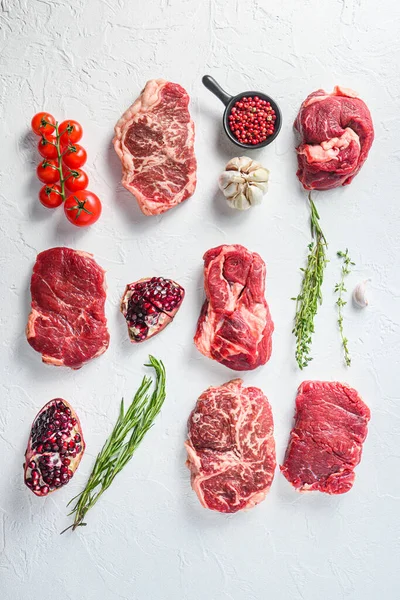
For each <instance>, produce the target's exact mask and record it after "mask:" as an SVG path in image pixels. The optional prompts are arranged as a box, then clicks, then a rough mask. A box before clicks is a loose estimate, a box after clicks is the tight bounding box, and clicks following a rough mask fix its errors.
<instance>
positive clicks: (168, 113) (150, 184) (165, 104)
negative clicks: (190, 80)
mask: <svg viewBox="0 0 400 600" xmlns="http://www.w3.org/2000/svg"><path fill="white" fill-rule="evenodd" d="M188 105H189V96H188V94H187V92H186V91H185V90H184V89H183V87H181V86H180V85H178V84H177V83H170V82H169V81H164V80H163V79H152V80H151V81H148V82H147V83H146V86H145V88H144V90H143V91H142V93H141V94H140V96H139V98H138V99H137V100H136V101H135V102H134V103H133V104H132V106H131V107H130V108H128V110H127V111H126V112H125V113H124V114H123V116H122V117H121V118H120V120H119V121H118V123H117V124H116V126H115V137H114V148H115V151H116V153H117V154H118V156H119V157H120V159H121V162H122V170H123V175H122V184H123V185H124V186H125V187H126V189H127V190H129V191H130V192H131V193H132V194H133V195H134V196H135V197H136V199H137V201H138V204H139V207H140V209H141V210H142V212H143V213H144V214H145V215H158V214H161V213H163V212H165V211H167V210H169V209H170V208H173V207H174V206H176V205H177V204H179V203H180V202H183V200H186V199H187V198H189V197H190V196H191V195H192V194H193V193H194V190H195V188H196V158H195V155H194V148H193V145H194V123H193V121H192V119H191V118H190V114H189V109H188Z"/></svg>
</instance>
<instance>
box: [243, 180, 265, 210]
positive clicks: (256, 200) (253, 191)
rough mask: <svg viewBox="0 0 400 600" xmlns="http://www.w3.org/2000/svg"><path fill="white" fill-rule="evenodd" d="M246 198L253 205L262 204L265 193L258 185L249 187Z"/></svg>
mask: <svg viewBox="0 0 400 600" xmlns="http://www.w3.org/2000/svg"><path fill="white" fill-rule="evenodd" d="M246 196H247V199H248V201H249V203H250V204H251V205H253V204H261V202H262V199H263V196H264V192H263V191H262V190H261V189H260V188H259V187H258V186H257V185H248V186H247V191H246Z"/></svg>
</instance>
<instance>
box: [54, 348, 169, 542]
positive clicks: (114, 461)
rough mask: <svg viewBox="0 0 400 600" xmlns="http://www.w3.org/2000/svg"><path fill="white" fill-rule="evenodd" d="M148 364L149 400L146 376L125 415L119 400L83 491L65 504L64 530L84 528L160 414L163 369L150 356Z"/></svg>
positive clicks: (163, 395) (162, 398) (159, 363)
mask: <svg viewBox="0 0 400 600" xmlns="http://www.w3.org/2000/svg"><path fill="white" fill-rule="evenodd" d="M149 361H150V364H147V365H145V366H146V367H153V368H154V370H155V374H156V382H155V389H154V391H153V393H152V394H151V396H150V395H149V394H148V391H149V389H150V386H151V384H152V381H153V379H152V378H151V377H147V376H145V377H143V380H142V383H141V385H140V387H139V389H138V390H137V392H136V394H135V397H134V399H133V401H132V404H131V405H130V406H129V408H128V409H127V410H126V412H125V411H124V400H123V399H122V401H121V406H120V411H119V416H118V420H117V422H116V424H115V426H114V429H113V430H112V432H111V435H110V437H109V438H108V439H107V440H106V442H105V444H104V446H103V448H102V450H101V452H100V453H99V454H98V456H97V458H96V462H95V464H94V467H93V470H92V473H91V475H90V477H89V479H88V482H87V484H86V487H85V489H84V490H83V492H81V493H80V494H78V495H77V496H75V498H72V500H70V502H69V503H68V506H69V505H70V504H71V503H72V502H74V501H76V502H75V505H74V507H73V509H72V511H71V512H70V513H69V514H70V515H74V522H73V524H72V525H70V527H67V529H70V528H72V530H73V531H74V530H75V529H76V528H77V527H81V526H84V525H86V523H84V522H83V520H84V518H85V516H86V513H87V512H88V510H90V509H91V508H92V507H93V506H94V505H95V504H96V502H97V501H98V499H99V498H100V496H101V495H102V494H103V492H105V491H106V489H107V488H109V487H110V485H111V484H112V482H113V481H114V478H115V477H116V475H117V474H118V473H119V472H120V471H121V470H122V469H123V468H124V466H125V465H126V463H127V462H129V461H130V459H131V458H132V455H133V453H134V452H135V450H136V448H137V447H138V446H139V444H140V442H141V441H142V439H143V437H144V435H145V434H146V433H147V431H148V430H149V429H150V427H151V426H152V425H153V421H154V419H155V418H156V416H157V415H158V413H159V412H160V409H161V407H162V405H163V402H164V400H165V367H164V365H163V363H162V362H161V361H160V360H157V359H156V358H154V357H153V356H149ZM67 529H64V531H67ZM64 531H62V532H61V533H64Z"/></svg>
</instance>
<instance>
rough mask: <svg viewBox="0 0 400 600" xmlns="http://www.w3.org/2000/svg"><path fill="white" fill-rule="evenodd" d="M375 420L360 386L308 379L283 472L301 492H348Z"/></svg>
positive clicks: (302, 389)
mask: <svg viewBox="0 0 400 600" xmlns="http://www.w3.org/2000/svg"><path fill="white" fill-rule="evenodd" d="M369 419H370V411H369V408H368V406H366V405H365V404H364V402H363V401H362V400H361V398H360V396H359V395H358V393H357V392H356V390H354V389H352V388H350V387H349V386H347V385H344V384H342V383H337V382H329V381H304V382H303V383H302V384H301V385H300V387H299V389H298V394H297V398H296V415H295V425H294V427H293V429H292V432H291V434H290V440H289V444H288V447H287V450H286V455H285V461H284V463H283V465H282V466H281V471H282V473H283V474H284V476H285V477H286V479H287V480H288V481H290V483H291V484H292V485H293V486H294V487H295V488H296V489H297V490H299V491H310V490H318V491H320V492H326V493H327V494H344V493H345V492H348V491H349V490H350V489H351V487H352V486H353V483H354V479H355V474H354V467H356V466H357V465H358V463H359V462H360V460H361V452H362V444H363V442H364V440H365V438H366V436H367V425H368V421H369Z"/></svg>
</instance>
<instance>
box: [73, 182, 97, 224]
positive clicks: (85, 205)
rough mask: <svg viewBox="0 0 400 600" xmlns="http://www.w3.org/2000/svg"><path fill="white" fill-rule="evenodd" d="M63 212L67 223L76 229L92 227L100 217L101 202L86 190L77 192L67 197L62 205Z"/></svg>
mask: <svg viewBox="0 0 400 600" xmlns="http://www.w3.org/2000/svg"><path fill="white" fill-rule="evenodd" d="M64 212H65V216H66V217H67V219H68V221H70V222H71V223H73V224H74V225H76V226H77V227H86V226H87V225H93V223H95V222H96V221H97V219H98V218H99V217H100V215H101V202H100V200H99V198H98V197H97V196H96V194H93V193H92V192H89V191H88V190H79V192H76V193H75V194H71V196H68V198H67V199H66V201H65V203H64Z"/></svg>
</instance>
